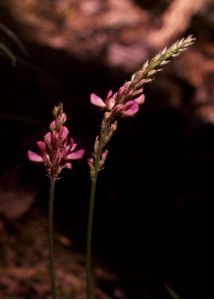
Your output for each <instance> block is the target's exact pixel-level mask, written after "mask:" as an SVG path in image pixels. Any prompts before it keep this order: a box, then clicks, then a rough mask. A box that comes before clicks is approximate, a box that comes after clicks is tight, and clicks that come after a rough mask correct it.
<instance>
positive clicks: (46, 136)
mask: <svg viewBox="0 0 214 300" xmlns="http://www.w3.org/2000/svg"><path fill="white" fill-rule="evenodd" d="M44 140H45V143H46V144H47V145H48V147H50V146H51V132H50V131H49V132H48V133H46V135H45V136H44Z"/></svg>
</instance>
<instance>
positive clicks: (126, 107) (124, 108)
mask: <svg viewBox="0 0 214 300" xmlns="http://www.w3.org/2000/svg"><path fill="white" fill-rule="evenodd" d="M127 83H128V82H127ZM127 83H126V84H125V85H124V86H122V87H121V88H120V89H119V91H118V92H117V93H115V94H113V92H112V91H109V92H108V94H107V96H106V99H105V101H103V100H102V99H101V98H100V97H99V96H97V95H96V94H91V97H90V98H91V103H92V104H94V105H96V106H98V107H101V108H104V109H106V110H108V111H110V112H112V113H114V114H116V115H121V116H124V117H129V116H134V115H135V114H136V113H137V111H138V110H139V105H140V104H142V103H144V100H145V96H144V94H143V88H140V89H139V90H138V93H137V94H136V92H135V93H134V91H133V90H130V91H129V93H128V95H127V96H126V102H124V103H120V101H119V99H121V98H122V97H123V95H124V93H125V90H126V85H127Z"/></svg>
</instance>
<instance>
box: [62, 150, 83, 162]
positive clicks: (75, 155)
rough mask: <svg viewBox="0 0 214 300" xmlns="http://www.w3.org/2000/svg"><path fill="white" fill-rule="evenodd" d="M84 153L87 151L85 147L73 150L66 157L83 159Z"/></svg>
mask: <svg viewBox="0 0 214 300" xmlns="http://www.w3.org/2000/svg"><path fill="white" fill-rule="evenodd" d="M84 153H85V150H84V149H80V150H77V151H75V152H72V153H70V154H68V155H67V156H66V159H67V160H68V159H81V158H82V157H83V155H84Z"/></svg>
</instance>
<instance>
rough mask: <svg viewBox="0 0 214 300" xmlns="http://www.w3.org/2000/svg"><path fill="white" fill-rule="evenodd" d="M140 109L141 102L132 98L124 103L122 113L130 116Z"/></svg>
mask: <svg viewBox="0 0 214 300" xmlns="http://www.w3.org/2000/svg"><path fill="white" fill-rule="evenodd" d="M138 109H139V104H138V103H137V102H136V101H134V100H130V101H128V102H126V103H125V104H124V105H123V107H122V108H121V113H122V114H123V115H124V116H127V117H129V116H133V115H134V114H136V112H137V111H138Z"/></svg>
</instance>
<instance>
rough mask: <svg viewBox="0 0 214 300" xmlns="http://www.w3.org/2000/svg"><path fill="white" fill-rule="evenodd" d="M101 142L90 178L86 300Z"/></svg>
mask: <svg viewBox="0 0 214 300" xmlns="http://www.w3.org/2000/svg"><path fill="white" fill-rule="evenodd" d="M102 149H103V140H102V138H101V140H100V141H99V144H98V148H97V152H96V154H95V162H94V176H93V178H91V180H92V182H91V193H90V200H89V212H88V227H87V249H86V296H87V299H92V298H93V295H92V263H91V252H92V251H91V248H92V233H93V220H94V202H95V194H96V186H97V176H98V172H99V162H100V159H101V157H102Z"/></svg>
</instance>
